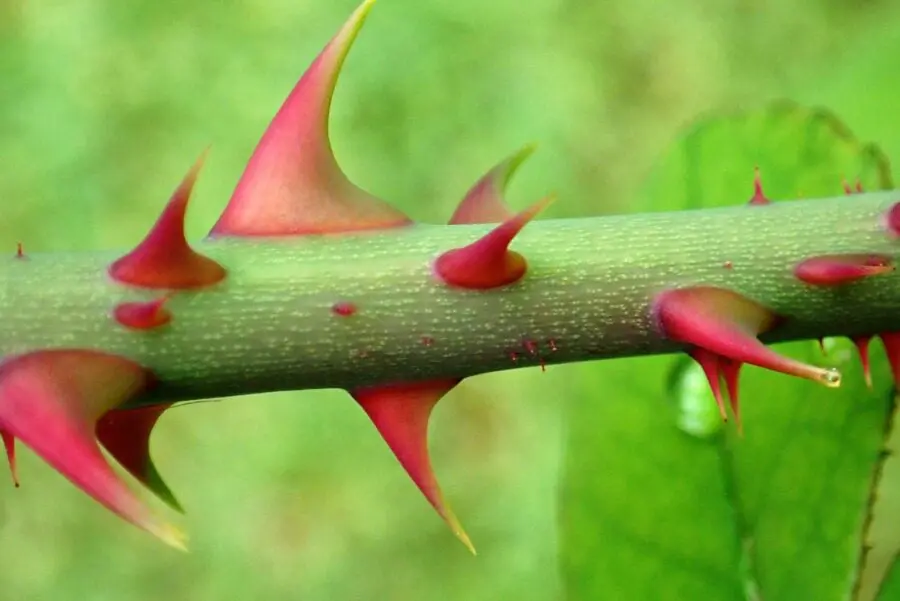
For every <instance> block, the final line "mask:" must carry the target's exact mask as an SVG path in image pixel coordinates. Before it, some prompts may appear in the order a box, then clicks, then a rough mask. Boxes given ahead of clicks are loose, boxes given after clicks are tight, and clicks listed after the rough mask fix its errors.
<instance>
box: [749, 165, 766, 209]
mask: <svg viewBox="0 0 900 601" xmlns="http://www.w3.org/2000/svg"><path fill="white" fill-rule="evenodd" d="M747 204H748V205H750V206H757V205H767V204H772V201H771V200H769V198H768V197H767V196H766V195H765V193H764V192H763V186H762V177H761V176H760V172H759V167H758V166H757V167H754V168H753V196H751V197H750V200H749V201H748V202H747Z"/></svg>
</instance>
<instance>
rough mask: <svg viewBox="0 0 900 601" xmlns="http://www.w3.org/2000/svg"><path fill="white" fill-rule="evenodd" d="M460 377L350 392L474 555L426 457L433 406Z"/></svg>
mask: <svg viewBox="0 0 900 601" xmlns="http://www.w3.org/2000/svg"><path fill="white" fill-rule="evenodd" d="M458 383H459V380H437V381H432V382H417V383H410V384H396V385H391V386H377V387H372V388H361V389H357V390H353V391H351V395H352V396H353V398H354V399H356V401H357V402H358V403H359V404H360V406H361V407H362V408H363V410H364V411H365V412H366V414H367V415H368V416H369V418H370V419H371V420H372V423H373V424H375V427H376V428H378V431H379V432H380V433H381V436H382V438H384V440H385V442H386V443H387V444H388V446H389V447H390V448H391V450H392V451H393V452H394V455H395V456H396V457H397V460H398V461H399V462H400V465H402V466H403V468H404V469H405V470H406V472H407V473H408V474H409V477H410V478H412V481H413V482H414V483H415V484H416V486H417V487H419V490H421V491H422V494H424V495H425V498H426V499H428V502H429V503H431V505H432V507H434V508H435V510H436V511H437V512H438V514H439V515H440V516H441V517H442V518H443V519H444V521H445V522H447V525H448V526H450V529H451V530H452V531H453V533H454V534H455V535H456V536H457V538H459V540H460V541H462V543H463V544H464V545H465V546H466V548H468V549H469V551H471V552H472V554H475V548H474V547H473V546H472V541H471V540H469V536H468V535H467V534H466V532H465V530H463V527H462V525H461V524H460V523H459V520H458V519H457V517H456V515H455V514H454V513H453V511H452V510H451V509H450V507H449V505H447V503H446V501H445V500H444V495H443V493H442V492H441V488H440V486H439V485H438V482H437V479H436V478H435V476H434V470H433V469H432V467H431V460H430V459H429V456H428V419H429V417H430V416H431V412H432V410H433V409H434V406H435V405H436V404H437V402H438V401H439V400H441V398H442V397H443V396H444V395H445V394H447V392H449V391H450V390H451V389H452V388H453V387H454V386H456V385H457V384H458Z"/></svg>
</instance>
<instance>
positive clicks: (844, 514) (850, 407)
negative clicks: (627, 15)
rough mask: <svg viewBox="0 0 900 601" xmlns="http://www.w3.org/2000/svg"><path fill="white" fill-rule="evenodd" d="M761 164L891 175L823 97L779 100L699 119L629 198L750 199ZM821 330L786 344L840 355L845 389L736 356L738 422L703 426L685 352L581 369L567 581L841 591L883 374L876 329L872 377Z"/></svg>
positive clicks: (785, 183) (565, 514) (859, 531)
mask: <svg viewBox="0 0 900 601" xmlns="http://www.w3.org/2000/svg"><path fill="white" fill-rule="evenodd" d="M757 165H758V166H759V167H760V169H761V173H762V180H763V185H764V189H765V192H766V194H767V195H768V196H769V197H770V198H774V199H778V198H795V197H798V196H800V195H803V196H811V197H815V196H833V195H835V194H837V193H840V192H841V179H842V177H846V178H847V179H849V180H851V181H855V179H856V178H857V177H859V178H860V180H861V182H862V183H863V184H864V186H866V187H867V188H869V189H876V188H886V187H889V186H890V185H891V181H890V172H889V167H888V164H887V161H886V160H885V158H884V157H883V156H882V155H881V153H880V152H879V151H878V149H877V148H875V147H874V146H869V145H863V144H861V143H860V142H858V141H857V140H855V139H854V138H853V136H852V135H851V134H850V133H849V132H848V131H847V130H846V128H844V127H843V126H842V125H841V124H840V123H839V122H838V121H837V120H836V119H835V118H834V117H833V116H831V115H830V114H828V113H826V112H824V111H818V110H808V109H805V108H802V107H799V106H796V105H793V104H790V103H785V102H779V103H775V104H772V105H770V106H768V107H766V108H765V109H764V110H758V111H753V112H749V113H739V114H732V115H721V116H716V117H711V118H710V119H707V120H705V121H703V122H702V123H700V125H698V126H697V127H696V128H694V129H693V130H692V131H690V132H689V133H688V134H687V135H686V136H685V137H684V138H683V139H682V140H681V141H680V142H679V143H677V144H676V145H675V146H674V147H673V149H672V150H671V152H670V153H669V154H668V155H667V156H665V157H664V160H663V161H662V162H661V164H660V165H659V166H658V168H657V170H656V172H655V173H654V174H653V176H652V177H651V178H650V179H649V184H648V186H647V187H646V188H645V190H644V194H643V195H642V197H641V199H640V201H639V202H638V203H637V205H636V207H637V208H638V209H639V210H646V211H651V210H656V211H659V210H678V209H685V208H696V207H711V206H719V205H723V204H733V203H735V202H744V201H746V200H747V199H749V198H750V196H751V195H752V193H753V186H752V178H753V169H754V166H757ZM748 210H759V209H751V208H749V207H748ZM831 342H832V343H831V344H830V346H831V349H830V351H829V354H828V356H827V357H823V356H822V354H821V351H820V350H819V349H818V345H817V344H816V343H814V342H801V343H792V344H789V345H781V346H782V352H785V353H789V354H791V355H793V356H797V357H800V358H802V359H803V360H806V361H808V362H811V363H823V362H825V361H829V362H833V363H838V364H839V365H840V369H841V370H842V372H843V374H844V380H843V385H842V386H841V388H839V389H837V390H834V389H828V388H825V387H821V386H817V385H816V384H814V383H812V382H809V381H806V380H800V379H797V378H791V377H788V376H784V375H781V374H775V373H770V372H766V371H764V370H762V369H759V368H755V367H752V366H747V367H745V368H744V370H743V371H742V377H741V399H742V415H743V420H744V425H745V431H746V435H745V436H744V437H743V438H741V437H740V436H738V435H737V433H736V429H735V427H734V426H733V425H731V424H729V425H727V426H726V427H725V428H716V427H713V426H712V424H711V422H710V421H709V416H710V413H711V412H714V411H715V410H714V409H713V408H712V407H711V404H712V403H713V400H712V396H711V394H709V393H708V392H698V389H697V387H696V372H695V371H694V370H695V367H694V365H693V363H692V362H691V361H690V360H688V359H686V358H685V357H683V356H668V357H650V358H640V359H627V360H618V361H607V362H601V363H599V364H597V365H593V366H591V368H590V369H591V371H590V372H586V374H587V375H586V377H585V379H584V381H577V382H575V381H573V384H572V385H571V390H570V393H571V394H569V395H567V396H568V397H569V398H571V399H572V400H571V402H570V403H569V416H568V419H569V440H568V448H567V461H566V477H565V479H564V484H563V490H562V521H561V528H562V540H563V545H562V566H563V577H564V580H565V583H566V586H567V589H568V594H569V597H570V598H572V599H607V598H609V599H617V600H620V601H632V600H634V601H638V600H644V599H655V600H661V601H662V600H667V599H671V600H684V599H716V600H717V601H730V600H743V599H751V600H753V601H757V600H760V601H761V600H765V601H795V600H797V599H815V600H816V601H831V600H835V601H837V600H839V599H845V598H847V595H848V594H849V592H850V590H851V588H852V586H853V580H854V576H855V573H856V569H857V565H858V562H859V561H860V555H861V553H860V552H861V544H862V539H863V528H864V522H865V515H866V510H867V507H868V506H869V502H870V497H869V486H870V484H871V482H872V478H873V473H874V468H875V466H876V462H877V459H878V457H879V454H880V450H881V445H882V437H883V434H884V431H885V421H886V416H887V413H888V410H889V406H890V391H891V390H892V388H891V381H890V375H889V373H888V369H887V366H886V361H885V360H884V359H883V357H882V353H881V352H880V347H879V348H878V349H877V350H876V348H874V346H873V377H874V380H875V389H874V390H872V391H870V390H868V389H867V388H866V386H865V384H864V381H863V377H862V370H861V367H860V365H859V361H858V359H857V357H856V354H855V353H856V351H855V349H854V348H853V345H852V344H851V343H850V342H849V341H846V340H836V341H831ZM713 415H714V413H713Z"/></svg>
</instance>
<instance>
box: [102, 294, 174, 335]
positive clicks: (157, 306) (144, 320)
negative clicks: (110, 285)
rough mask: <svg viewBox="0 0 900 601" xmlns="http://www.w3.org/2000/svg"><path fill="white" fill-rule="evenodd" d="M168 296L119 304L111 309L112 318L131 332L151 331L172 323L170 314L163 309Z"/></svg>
mask: <svg viewBox="0 0 900 601" xmlns="http://www.w3.org/2000/svg"><path fill="white" fill-rule="evenodd" d="M168 300H169V297H168V296H163V297H161V298H158V299H155V300H151V301H144V302H131V303H120V304H118V305H116V308H115V309H113V318H114V319H115V320H116V321H117V322H119V323H120V324H122V325H123V326H125V327H126V328H129V329H131V330H153V329H156V328H160V327H162V326H164V325H166V324H168V323H169V322H171V321H172V312H171V311H169V310H168V309H166V308H165V306H164V305H165V303H166V301H168Z"/></svg>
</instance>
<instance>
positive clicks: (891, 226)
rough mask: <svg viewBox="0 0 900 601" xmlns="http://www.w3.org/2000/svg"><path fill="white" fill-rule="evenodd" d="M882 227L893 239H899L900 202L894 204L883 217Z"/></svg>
mask: <svg viewBox="0 0 900 601" xmlns="http://www.w3.org/2000/svg"><path fill="white" fill-rule="evenodd" d="M884 226H885V229H887V232H888V234H889V235H890V236H891V237H893V238H898V237H900V202H895V203H894V204H892V205H891V208H890V209H888V210H887V213H885V215H884Z"/></svg>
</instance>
